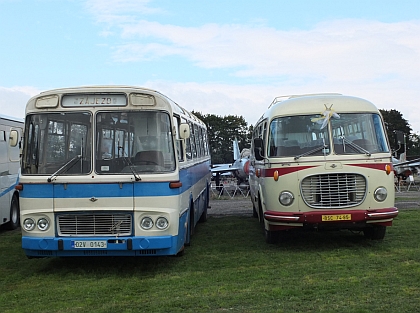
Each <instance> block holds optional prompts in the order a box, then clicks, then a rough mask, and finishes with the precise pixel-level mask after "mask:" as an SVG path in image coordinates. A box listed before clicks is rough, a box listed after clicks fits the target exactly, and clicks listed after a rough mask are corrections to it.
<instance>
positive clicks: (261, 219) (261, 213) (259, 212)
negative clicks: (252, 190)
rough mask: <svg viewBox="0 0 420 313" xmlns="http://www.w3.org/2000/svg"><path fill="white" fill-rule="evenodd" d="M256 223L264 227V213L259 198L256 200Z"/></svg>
mask: <svg viewBox="0 0 420 313" xmlns="http://www.w3.org/2000/svg"><path fill="white" fill-rule="evenodd" d="M258 221H259V222H260V225H262V226H263V227H264V213H263V210H262V206H261V201H260V198H258Z"/></svg>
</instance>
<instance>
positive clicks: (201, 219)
mask: <svg viewBox="0 0 420 313" xmlns="http://www.w3.org/2000/svg"><path fill="white" fill-rule="evenodd" d="M207 218H208V214H207V207H206V208H205V209H204V211H203V213H202V214H201V216H200V219H199V220H198V222H199V223H204V222H207Z"/></svg>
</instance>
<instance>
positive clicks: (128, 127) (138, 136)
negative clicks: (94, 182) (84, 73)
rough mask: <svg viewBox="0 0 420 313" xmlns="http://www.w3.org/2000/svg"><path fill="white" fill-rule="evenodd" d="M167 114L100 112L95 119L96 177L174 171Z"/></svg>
mask: <svg viewBox="0 0 420 313" xmlns="http://www.w3.org/2000/svg"><path fill="white" fill-rule="evenodd" d="M170 121H171V120H170V117H169V114H168V113H164V112H157V111H146V112H145V111H142V112H139V111H130V112H127V111H124V112H100V113H98V114H97V116H96V147H95V149H96V152H95V153H96V157H95V159H96V161H95V162H96V165H95V168H96V172H97V173H98V174H119V173H127V174H128V173H130V174H131V173H133V172H134V173H148V172H150V173H156V172H158V173H159V172H170V171H174V170H175V153H174V144H173V135H172V129H171V122H170Z"/></svg>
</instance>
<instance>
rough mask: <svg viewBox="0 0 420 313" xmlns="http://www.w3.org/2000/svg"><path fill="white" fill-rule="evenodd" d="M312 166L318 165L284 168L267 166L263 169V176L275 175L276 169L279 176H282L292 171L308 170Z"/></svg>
mask: <svg viewBox="0 0 420 313" xmlns="http://www.w3.org/2000/svg"><path fill="white" fill-rule="evenodd" d="M312 167H316V166H314V165H311V166H294V167H283V168H267V169H265V170H264V171H263V173H262V175H261V176H264V177H273V176H274V172H275V171H277V172H278V173H279V176H282V175H287V174H290V173H294V172H298V171H302V170H306V169H308V168H312Z"/></svg>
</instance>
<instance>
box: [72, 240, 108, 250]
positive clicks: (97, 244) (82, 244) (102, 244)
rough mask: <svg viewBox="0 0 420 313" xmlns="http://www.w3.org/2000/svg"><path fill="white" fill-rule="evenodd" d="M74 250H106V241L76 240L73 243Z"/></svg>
mask: <svg viewBox="0 0 420 313" xmlns="http://www.w3.org/2000/svg"><path fill="white" fill-rule="evenodd" d="M71 247H72V248H74V249H106V248H107V241H106V240H74V241H72V242H71Z"/></svg>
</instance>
